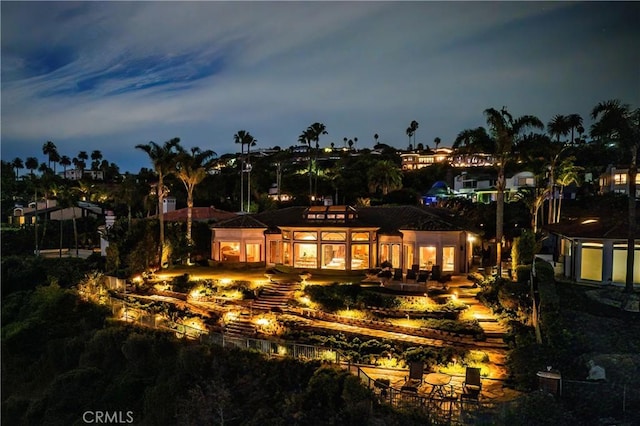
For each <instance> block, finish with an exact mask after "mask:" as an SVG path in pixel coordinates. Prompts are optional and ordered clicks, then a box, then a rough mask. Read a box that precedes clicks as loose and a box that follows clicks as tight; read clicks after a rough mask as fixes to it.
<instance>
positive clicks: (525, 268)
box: [516, 265, 531, 284]
mask: <svg viewBox="0 0 640 426" xmlns="http://www.w3.org/2000/svg"><path fill="white" fill-rule="evenodd" d="M530 277H531V265H518V266H517V267H516V281H517V282H518V283H519V284H524V283H526V282H528V281H529V278H530Z"/></svg>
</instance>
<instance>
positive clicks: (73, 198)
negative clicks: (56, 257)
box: [58, 187, 79, 257]
mask: <svg viewBox="0 0 640 426" xmlns="http://www.w3.org/2000/svg"><path fill="white" fill-rule="evenodd" d="M78 194H79V191H78V190H77V187H71V188H68V187H62V188H59V191H58V202H59V203H60V206H61V207H64V208H69V207H70V208H71V220H72V222H73V241H74V243H75V248H76V257H78V252H79V250H78V225H77V223H76V209H75V207H76V205H77V204H78V199H79V198H78ZM60 221H61V222H62V217H61V218H60ZM60 226H61V228H60V229H61V231H60V232H61V235H60V241H62V224H61V225H60ZM60 246H61V247H62V242H61V243H60ZM61 252H62V249H61Z"/></svg>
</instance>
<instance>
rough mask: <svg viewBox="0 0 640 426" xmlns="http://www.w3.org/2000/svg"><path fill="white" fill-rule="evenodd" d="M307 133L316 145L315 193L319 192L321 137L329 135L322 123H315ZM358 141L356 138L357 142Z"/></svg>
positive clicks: (308, 128)
mask: <svg viewBox="0 0 640 426" xmlns="http://www.w3.org/2000/svg"><path fill="white" fill-rule="evenodd" d="M307 131H308V132H309V136H310V137H311V140H312V141H313V142H315V143H316V153H315V157H316V179H315V191H314V193H316V195H317V192H318V151H319V149H320V136H321V135H328V134H329V133H328V132H327V128H326V126H325V125H324V124H322V123H318V122H315V123H313V124H312V125H310V126H309V127H307ZM357 140H358V139H357V138H356V141H357Z"/></svg>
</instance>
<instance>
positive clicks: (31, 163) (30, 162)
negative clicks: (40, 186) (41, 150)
mask: <svg viewBox="0 0 640 426" xmlns="http://www.w3.org/2000/svg"><path fill="white" fill-rule="evenodd" d="M39 165H40V162H39V161H38V159H37V158H36V157H27V159H26V160H25V162H24V166H25V167H26V168H27V170H29V171H30V174H31V177H33V171H34V170H36V169H37V168H38V166H39Z"/></svg>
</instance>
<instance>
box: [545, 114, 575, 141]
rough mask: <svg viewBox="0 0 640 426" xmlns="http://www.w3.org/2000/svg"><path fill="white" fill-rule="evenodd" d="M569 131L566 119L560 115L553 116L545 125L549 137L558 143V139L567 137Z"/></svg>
mask: <svg viewBox="0 0 640 426" xmlns="http://www.w3.org/2000/svg"><path fill="white" fill-rule="evenodd" d="M570 130H571V129H570V127H569V121H568V120H567V117H565V116H564V115H562V114H556V115H554V116H553V118H552V119H551V120H550V121H549V122H548V123H547V132H548V133H549V136H551V137H553V136H555V137H556V140H557V141H558V142H560V137H561V136H567V135H568V134H569V131H570Z"/></svg>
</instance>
